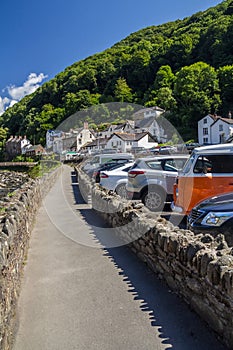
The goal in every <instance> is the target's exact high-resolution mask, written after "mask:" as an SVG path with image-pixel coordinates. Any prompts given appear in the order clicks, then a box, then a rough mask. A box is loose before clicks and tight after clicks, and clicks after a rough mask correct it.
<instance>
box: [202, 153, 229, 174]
mask: <svg viewBox="0 0 233 350" xmlns="http://www.w3.org/2000/svg"><path fill="white" fill-rule="evenodd" d="M206 158H207V159H208V163H210V164H211V169H210V171H211V172H212V173H217V174H221V173H233V155H230V154H226V155H225V154H218V155H210V156H208V157H206Z"/></svg>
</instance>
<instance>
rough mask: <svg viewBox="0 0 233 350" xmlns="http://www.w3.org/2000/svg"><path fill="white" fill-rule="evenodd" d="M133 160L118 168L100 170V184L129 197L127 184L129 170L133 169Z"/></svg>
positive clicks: (124, 196) (123, 196)
mask: <svg viewBox="0 0 233 350" xmlns="http://www.w3.org/2000/svg"><path fill="white" fill-rule="evenodd" d="M133 164H134V163H133V162H129V163H126V164H124V165H123V166H120V167H118V168H117V169H115V168H114V169H111V170H107V171H101V172H100V185H101V186H102V187H104V188H107V189H108V190H112V191H114V192H116V193H117V194H119V195H120V196H121V197H122V198H126V197H127V192H126V184H127V181H128V171H129V170H130V169H131V167H132V165H133Z"/></svg>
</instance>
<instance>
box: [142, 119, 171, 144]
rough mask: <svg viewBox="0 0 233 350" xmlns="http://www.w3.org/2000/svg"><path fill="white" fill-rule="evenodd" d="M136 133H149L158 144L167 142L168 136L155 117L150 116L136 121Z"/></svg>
mask: <svg viewBox="0 0 233 350" xmlns="http://www.w3.org/2000/svg"><path fill="white" fill-rule="evenodd" d="M135 132H137V133H138V132H139V133H142V132H149V133H150V134H151V135H152V136H153V137H155V138H156V140H157V141H158V142H162V143H163V142H167V135H166V133H165V130H164V129H163V127H162V126H161V125H159V120H158V119H156V118H155V117H154V116H150V117H147V118H144V119H141V120H136V121H135Z"/></svg>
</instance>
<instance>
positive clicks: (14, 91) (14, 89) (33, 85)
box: [0, 73, 48, 115]
mask: <svg viewBox="0 0 233 350" xmlns="http://www.w3.org/2000/svg"><path fill="white" fill-rule="evenodd" d="M47 77H48V76H47V75H45V74H44V73H40V74H38V75H37V74H36V73H30V74H29V76H28V77H27V80H26V81H25V82H24V83H23V85H22V86H15V85H9V86H7V87H6V88H5V89H3V92H7V93H8V95H9V98H8V97H1V96H0V115H1V114H3V113H4V112H5V110H6V109H7V108H9V107H12V106H13V105H14V104H15V103H17V102H19V101H20V100H21V99H22V98H23V97H24V96H26V95H29V94H32V93H33V92H34V91H36V90H37V89H38V87H40V85H41V83H42V82H43V80H44V79H46V78H47Z"/></svg>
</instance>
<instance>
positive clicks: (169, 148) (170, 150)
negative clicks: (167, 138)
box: [159, 146, 177, 154]
mask: <svg viewBox="0 0 233 350" xmlns="http://www.w3.org/2000/svg"><path fill="white" fill-rule="evenodd" d="M176 151H177V148H176V147H175V146H161V147H159V154H171V153H176Z"/></svg>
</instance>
